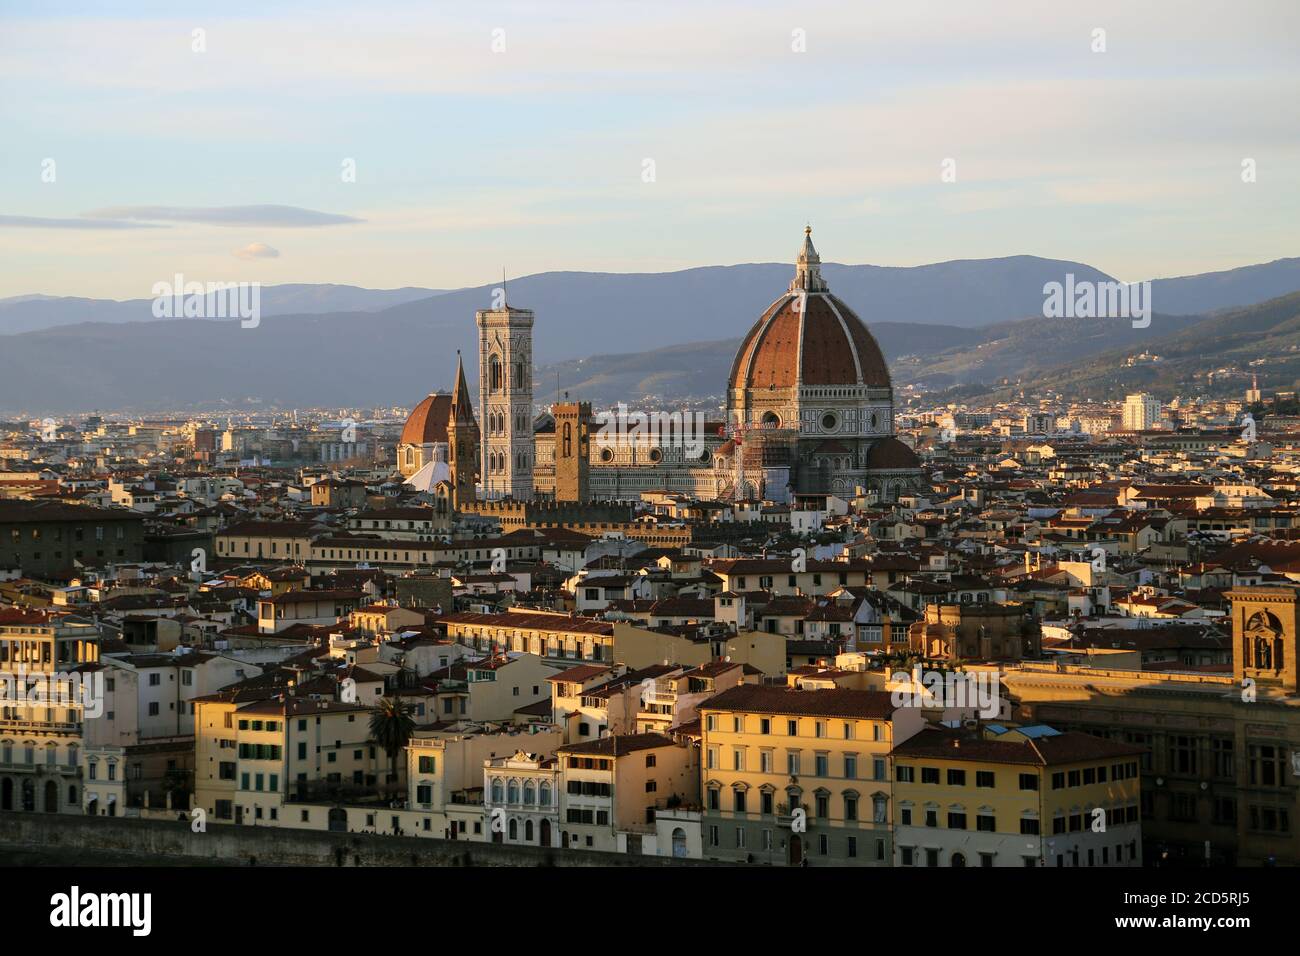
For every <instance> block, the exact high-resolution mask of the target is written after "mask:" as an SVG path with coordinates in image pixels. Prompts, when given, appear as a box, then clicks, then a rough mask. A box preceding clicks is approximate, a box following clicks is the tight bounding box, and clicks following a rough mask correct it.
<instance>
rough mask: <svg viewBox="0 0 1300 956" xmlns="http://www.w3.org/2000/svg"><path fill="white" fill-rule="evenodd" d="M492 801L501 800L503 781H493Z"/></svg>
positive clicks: (497, 801)
mask: <svg viewBox="0 0 1300 956" xmlns="http://www.w3.org/2000/svg"><path fill="white" fill-rule="evenodd" d="M492 802H493V803H500V802H501V781H500V780H493V781H492Z"/></svg>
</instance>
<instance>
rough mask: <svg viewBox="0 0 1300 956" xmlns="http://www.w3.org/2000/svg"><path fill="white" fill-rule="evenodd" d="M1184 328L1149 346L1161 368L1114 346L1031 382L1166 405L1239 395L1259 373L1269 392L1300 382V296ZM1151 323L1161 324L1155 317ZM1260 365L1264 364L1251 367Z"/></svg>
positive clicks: (1078, 394)
mask: <svg viewBox="0 0 1300 956" xmlns="http://www.w3.org/2000/svg"><path fill="white" fill-rule="evenodd" d="M1157 318H1158V317H1157ZM1183 322H1184V324H1183V325H1182V327H1181V328H1175V329H1173V330H1172V331H1171V332H1170V333H1169V334H1167V335H1162V336H1159V337H1157V338H1155V339H1153V340H1151V341H1149V342H1146V343H1143V347H1144V349H1149V350H1150V351H1151V352H1152V353H1154V354H1157V355H1159V357H1160V361H1158V362H1148V361H1136V362H1135V363H1134V364H1129V362H1130V360H1131V359H1134V357H1135V353H1137V352H1140V351H1142V350H1141V349H1135V348H1133V347H1131V346H1130V347H1124V348H1112V349H1109V350H1107V351H1104V352H1101V353H1098V354H1095V355H1093V356H1092V357H1089V358H1083V359H1078V360H1071V361H1066V362H1062V363H1060V364H1059V365H1057V366H1056V367H1054V368H1052V369H1049V370H1044V371H1043V372H1040V373H1038V375H1037V377H1036V378H1032V379H1030V380H1029V384H1031V385H1042V384H1045V383H1048V382H1050V384H1051V386H1052V387H1053V388H1056V389H1058V390H1060V391H1061V392H1062V393H1063V394H1066V395H1070V396H1076V397H1089V396H1092V397H1101V396H1111V397H1113V396H1116V395H1121V394H1123V393H1125V392H1131V391H1149V392H1152V393H1153V394H1155V395H1157V396H1159V397H1160V398H1162V399H1169V398H1172V397H1173V396H1174V395H1176V394H1178V393H1180V392H1181V393H1184V394H1185V393H1187V392H1188V391H1204V392H1206V393H1208V394H1214V393H1216V392H1217V393H1219V394H1225V393H1226V394H1231V393H1236V394H1240V393H1241V392H1243V391H1244V390H1245V388H1246V383H1247V381H1248V376H1249V375H1251V374H1252V373H1253V374H1255V375H1258V377H1259V384H1260V387H1261V388H1262V389H1265V390H1274V389H1284V390H1292V389H1295V388H1296V387H1297V385H1298V384H1300V293H1294V292H1293V293H1291V294H1289V295H1285V296H1279V297H1278V298H1276V299H1271V300H1270V301H1268V302H1262V303H1259V304H1257V305H1251V306H1247V307H1245V308H1240V309H1230V310H1228V311H1225V312H1220V313H1217V314H1215V315H1212V316H1209V317H1207V318H1200V319H1196V320H1193V321H1187V320H1183ZM1151 325H1152V327H1153V328H1155V327H1157V325H1158V323H1157V321H1156V320H1155V319H1153V320H1152V323H1151ZM1257 360H1262V361H1261V364H1259V365H1252V364H1251V363H1252V362H1255V361H1257ZM1211 373H1213V375H1214V380H1213V381H1212V380H1211V378H1210V375H1211ZM995 394H996V393H995Z"/></svg>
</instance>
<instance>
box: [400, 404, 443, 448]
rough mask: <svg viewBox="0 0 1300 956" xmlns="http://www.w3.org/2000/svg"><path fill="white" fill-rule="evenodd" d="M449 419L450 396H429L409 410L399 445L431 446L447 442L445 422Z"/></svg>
mask: <svg viewBox="0 0 1300 956" xmlns="http://www.w3.org/2000/svg"><path fill="white" fill-rule="evenodd" d="M450 417H451V396H450V395H430V396H429V397H428V398H426V399H425V400H424V401H422V402H420V404H419V405H416V406H415V407H414V408H413V409H411V414H410V415H408V416H407V419H406V424H405V425H404V426H403V427H402V437H401V439H400V440H399V441H398V444H399V445H432V444H436V443H438V442H445V441H446V440H447V420H448V419H449V418H450Z"/></svg>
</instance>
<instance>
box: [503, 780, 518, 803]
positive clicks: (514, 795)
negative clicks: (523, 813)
mask: <svg viewBox="0 0 1300 956" xmlns="http://www.w3.org/2000/svg"><path fill="white" fill-rule="evenodd" d="M518 802H519V781H518V780H511V781H510V786H508V787H507V788H506V803H511V804H515V803H518Z"/></svg>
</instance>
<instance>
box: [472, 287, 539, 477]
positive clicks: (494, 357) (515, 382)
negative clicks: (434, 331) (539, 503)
mask: <svg viewBox="0 0 1300 956" xmlns="http://www.w3.org/2000/svg"><path fill="white" fill-rule="evenodd" d="M474 318H475V321H476V322H477V323H478V405H479V421H480V422H481V423H482V429H483V441H482V447H483V452H482V464H481V468H480V476H481V483H482V486H483V497H484V498H486V499H489V500H490V499H494V498H513V499H514V500H516V501H529V500H531V499H532V497H533V313H532V310H531V309H512V308H511V307H510V305H509V303H507V302H504V301H503V302H502V306H501V308H499V309H485V310H483V311H480V312H476V313H475V315H474Z"/></svg>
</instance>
